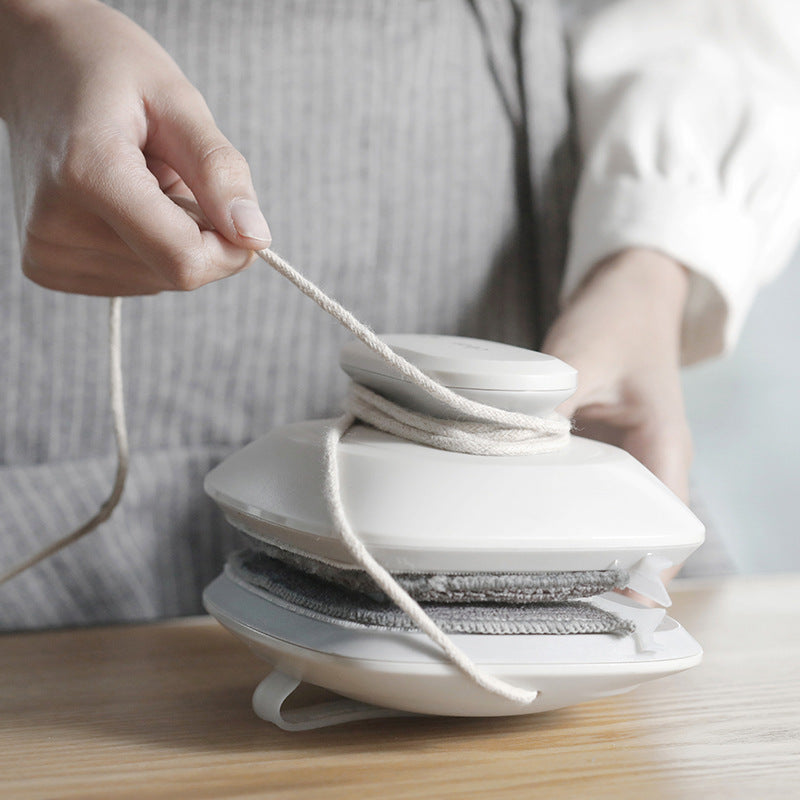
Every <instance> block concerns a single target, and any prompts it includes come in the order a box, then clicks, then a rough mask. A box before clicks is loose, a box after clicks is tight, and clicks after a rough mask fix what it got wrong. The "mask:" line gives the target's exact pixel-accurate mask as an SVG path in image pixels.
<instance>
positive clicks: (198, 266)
mask: <svg viewBox="0 0 800 800" xmlns="http://www.w3.org/2000/svg"><path fill="white" fill-rule="evenodd" d="M206 274H207V270H206V265H205V259H204V258H203V256H202V255H201V254H199V253H197V251H194V250H186V249H183V250H179V251H177V252H175V253H173V254H172V255H170V256H169V259H168V264H167V268H166V270H165V278H166V280H167V282H168V283H169V285H170V287H171V288H172V289H175V290H176V291H179V292H191V291H193V290H194V289H199V288H200V287H201V286H203V284H204V283H205V282H206V281H205V275H206Z"/></svg>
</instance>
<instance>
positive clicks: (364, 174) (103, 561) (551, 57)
mask: <svg viewBox="0 0 800 800" xmlns="http://www.w3.org/2000/svg"><path fill="white" fill-rule="evenodd" d="M115 5H117V6H118V7H119V8H120V9H121V10H122V11H123V12H124V13H126V14H128V15H129V16H130V17H132V18H133V19H134V20H136V21H137V22H138V23H140V24H141V25H142V26H144V27H145V28H146V29H148V30H149V31H150V32H152V34H153V35H154V36H155V37H156V38H157V39H158V40H159V41H160V42H161V43H162V44H163V45H164V47H165V48H166V49H167V50H168V51H169V52H170V53H171V54H172V55H173V56H174V58H175V59H176V60H177V62H178V63H179V64H180V66H181V67H182V68H183V70H184V71H185V72H186V74H187V76H188V77H189V79H190V80H191V81H192V82H194V83H195V84H196V85H197V86H198V87H199V88H200V89H201V91H202V92H203V94H204V95H205V97H206V98H207V100H208V102H209V105H210V106H211V108H212V111H213V112H214V114H215V116H216V118H217V120H218V123H219V125H220V127H221V128H222V130H223V131H224V132H225V133H226V135H227V136H228V137H229V138H230V139H231V140H232V141H233V142H234V143H235V144H236V146H237V147H239V148H240V149H241V150H242V152H243V153H244V154H245V155H246V157H247V158H248V160H249V162H250V165H251V168H252V172H253V175H254V178H255V180H256V185H257V189H258V192H259V196H260V198H261V201H262V205H263V206H264V209H265V211H266V216H267V219H268V220H269V222H270V225H271V227H272V231H273V234H274V237H275V242H274V246H275V248H276V249H277V250H278V251H279V252H281V253H282V254H283V255H285V256H286V257H287V258H288V259H289V260H291V261H292V262H293V263H294V264H296V265H297V266H298V267H300V268H301V269H302V270H303V271H305V273H306V274H307V275H308V276H309V277H310V278H311V279H312V280H314V281H316V282H318V283H319V284H320V285H321V286H322V287H323V288H325V289H326V290H327V291H329V292H331V293H333V294H334V295H335V296H337V298H338V299H340V300H341V301H342V302H343V303H344V304H345V305H346V306H347V307H348V308H350V309H351V310H353V312H354V313H355V314H356V315H357V316H358V317H359V318H361V319H362V320H364V321H366V322H368V323H369V324H370V325H371V326H372V327H373V328H374V329H376V330H377V331H407V332H415V331H418V332H428V333H460V334H464V335H474V336H481V337H487V338H492V339H498V340H502V341H507V342H512V343H518V344H523V345H528V346H532V345H535V344H536V342H537V340H538V338H539V336H540V335H541V333H542V331H543V326H544V325H545V324H546V321H547V318H548V315H549V314H552V312H553V310H554V308H555V294H556V290H557V286H558V281H559V274H560V267H561V262H562V260H563V247H564V241H565V227H566V209H567V206H568V203H569V197H570V192H571V183H572V171H573V170H572V166H571V159H570V147H569V135H568V124H569V113H568V105H567V91H566V75H565V70H566V67H565V51H564V42H563V36H562V32H561V28H560V22H559V17H558V9H557V7H556V5H555V4H554V2H551V0H529V2H522V1H521V0H520V2H512V1H511V0H508V1H506V0H485V1H483V2H482V1H481V0H475V2H472V3H471V2H466V0H414V1H413V2H412V1H411V0H408V2H397V1H396V0H370V1H367V0H274V2H269V3H267V2H262V0H226V2H221V1H219V0H119V1H118V2H117V3H115ZM7 150H8V145H7V142H6V139H5V136H3V137H2V141H0V151H2V152H0V165H2V166H0V170H2V171H1V172H0V270H2V290H1V291H0V352H1V353H2V358H0V511H2V515H1V516H0V566H8V565H10V564H11V563H13V562H16V561H17V560H18V559H20V558H22V557H23V556H25V555H26V554H28V553H30V552H31V551H33V550H34V549H37V548H39V547H40V546H42V545H44V544H45V543H46V542H49V541H51V540H52V539H54V538H55V537H56V536H58V535H59V534H61V533H63V532H64V531H66V530H68V529H70V528H71V527H73V526H74V525H76V524H77V523H78V522H80V521H82V520H83V519H84V518H85V517H87V516H88V515H89V514H91V513H92V512H93V511H94V509H95V508H96V506H97V504H98V503H99V501H100V500H101V499H102V498H103V496H104V494H105V493H106V492H107V490H108V487H109V484H110V480H111V476H112V473H113V455H112V440H111V435H110V424H109V421H108V399H107V389H106V377H107V375H106V366H105V358H106V342H105V333H104V331H105V314H106V301H105V300H102V299H97V298H85V297H79V296H70V295H65V294H59V293H54V292H50V291H46V290H43V289H40V288H39V287H37V286H34V285H32V284H31V283H30V282H28V281H26V280H25V279H24V278H23V277H22V276H21V274H20V271H19V267H18V262H19V253H18V247H17V239H16V232H15V228H14V222H13V200H12V194H11V183H10V178H9V169H8V163H9V161H8V158H9V154H8V152H7ZM123 339H124V343H123V344H124V356H123V358H124V369H125V374H126V389H125V394H126V402H127V406H128V416H129V423H130V430H131V444H132V448H133V460H132V472H131V476H130V482H129V485H128V489H127V492H126V494H125V497H124V499H123V502H122V505H121V507H120V509H119V510H118V511H117V512H116V513H115V515H114V517H113V518H112V520H111V521H110V522H109V523H108V524H107V525H105V526H104V528H103V529H102V530H100V531H99V532H96V533H94V534H92V535H91V536H90V537H89V538H87V539H86V540H84V541H82V542H81V543H79V544H77V545H75V546H74V547H72V548H70V549H68V550H67V551H65V552H63V553H62V554H60V555H58V556H56V557H54V558H52V559H50V560H49V561H48V562H47V563H45V564H43V565H41V566H40V567H37V568H36V569H34V570H31V571H30V572H29V573H27V574H25V575H23V576H21V577H19V578H17V579H15V580H14V581H13V582H12V583H10V584H8V585H7V586H6V587H4V588H2V589H0V627H3V628H18V627H37V626H50V625H61V624H84V623H92V622H96V621H101V620H106V619H146V618H154V617H159V616H165V615H174V614H185V613H191V612H196V611H198V610H199V609H200V592H201V590H202V587H203V586H204V585H205V584H206V583H207V582H208V581H209V580H211V579H212V578H213V576H214V575H215V573H216V572H217V571H218V570H219V568H220V566H221V563H222V560H223V556H224V553H225V551H226V549H227V548H229V547H230V545H231V536H232V534H231V532H230V531H229V530H228V529H227V528H226V526H225V524H224V523H223V521H222V520H221V517H220V515H219V514H218V513H217V511H216V510H215V508H214V507H213V505H212V504H211V503H210V502H209V501H208V500H207V499H206V498H205V497H204V495H203V492H202V480H203V476H204V474H205V472H206V471H207V470H208V469H209V468H210V467H212V466H213V465H214V464H215V463H217V462H218V461H219V459H220V458H222V457H224V455H225V454H227V453H228V452H230V451H231V450H233V449H234V448H236V447H238V446H240V445H241V444H243V443H244V442H246V441H248V440H250V439H252V438H253V437H255V436H257V435H259V434H260V433H262V432H264V431H265V430H266V429H267V428H269V427H271V426H273V425H276V424H280V423H284V422H287V421H290V420H295V419H300V418H309V417H320V416H325V415H330V414H331V413H332V412H334V411H335V410H336V405H337V398H338V397H339V396H340V395H341V393H342V391H343V387H344V379H343V376H341V375H340V374H339V371H338V367H337V350H338V348H339V346H340V345H341V343H342V342H343V341H344V339H345V334H344V333H343V331H341V330H339V329H338V328H337V326H336V324H335V323H334V322H333V321H331V320H330V319H328V318H327V317H326V316H325V315H324V314H323V313H322V312H320V311H319V310H318V309H317V308H316V307H315V306H313V305H312V304H311V303H310V302H309V301H308V300H307V299H305V298H304V297H302V296H301V295H300V294H299V292H297V291H296V290H295V289H294V288H292V287H291V286H290V285H289V284H288V283H285V282H284V281H283V280H282V279H281V278H279V277H278V276H277V275H275V274H273V273H271V272H270V271H269V270H268V268H267V267H266V266H265V265H263V264H260V263H257V264H255V265H254V266H253V267H252V268H251V269H250V270H249V271H247V272H246V273H244V274H242V275H240V276H237V277H235V278H233V279H231V280H227V281H223V282H221V283H216V284H214V285H211V286H208V287H205V288H203V289H201V290H199V291H196V292H193V293H191V294H187V295H182V294H170V293H165V294H163V295H160V296H157V297H148V298H137V299H131V300H127V301H125V302H124V303H123Z"/></svg>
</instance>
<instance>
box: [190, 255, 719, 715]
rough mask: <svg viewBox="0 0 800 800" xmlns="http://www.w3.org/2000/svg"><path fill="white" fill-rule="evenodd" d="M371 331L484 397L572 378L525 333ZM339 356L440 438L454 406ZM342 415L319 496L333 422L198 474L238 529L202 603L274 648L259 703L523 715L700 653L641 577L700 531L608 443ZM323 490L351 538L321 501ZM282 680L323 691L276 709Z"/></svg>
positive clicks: (539, 411)
mask: <svg viewBox="0 0 800 800" xmlns="http://www.w3.org/2000/svg"><path fill="white" fill-rule="evenodd" d="M262 257H263V256H262ZM381 338H382V340H383V342H385V343H386V344H387V345H388V346H389V347H390V348H391V350H392V351H394V353H396V354H397V355H398V356H400V357H402V358H403V359H405V360H406V361H407V362H410V363H411V364H412V365H414V366H416V367H418V368H419V369H420V370H422V371H423V372H424V373H425V374H426V375H427V376H430V377H431V378H433V379H434V380H435V381H436V382H438V383H439V384H442V385H443V386H445V387H447V388H449V389H452V390H453V391H454V392H456V393H457V394H458V395H460V396H461V397H463V398H467V399H468V400H473V401H476V402H478V403H482V404H485V405H488V406H493V407H494V408H497V409H504V410H506V411H509V412H518V413H520V414H524V415H527V416H530V417H535V418H541V419H548V418H549V417H551V416H552V411H553V410H554V409H555V407H556V406H557V405H558V404H560V403H561V402H563V401H564V400H565V399H566V398H567V397H569V396H570V395H571V394H572V393H573V391H574V390H575V387H576V381H577V376H576V372H575V370H574V369H572V368H571V367H569V366H568V365H566V364H564V363H563V362H561V361H559V360H558V359H555V358H552V357H550V356H546V355H543V354H540V353H535V352H533V351H530V350H525V349H522V348H517V347H511V346H509V345H503V344H497V343H494V342H485V341H480V340H476V339H465V338H458V337H449V336H422V335H399V334H398V335H392V336H383V337H381ZM340 364H341V366H342V368H343V369H344V370H345V372H346V373H347V374H348V375H349V376H350V377H351V378H352V379H353V381H354V384H356V385H357V387H361V388H363V389H365V390H366V391H367V392H368V393H371V392H374V393H376V394H377V395H378V396H379V398H386V399H387V400H388V401H390V403H393V404H396V405H395V410H396V411H397V414H396V415H395V416H397V417H401V418H402V421H403V424H406V423H407V422H408V421H407V420H406V419H405V417H403V416H402V414H403V413H405V411H407V412H408V413H409V414H410V415H411V417H412V418H413V420H417V419H418V417H419V418H420V419H422V423H420V424H421V425H423V427H424V426H425V424H426V422H425V421H426V420H431V419H434V420H438V421H439V423H441V424H442V425H444V426H445V428H446V430H445V433H446V434H447V435H450V433H452V432H449V433H448V431H447V425H448V424H451V423H452V424H453V425H457V423H458V420H459V417H460V415H459V414H458V413H455V412H453V410H452V409H450V408H447V407H446V406H445V405H443V404H442V403H440V402H439V401H438V400H436V399H434V398H432V397H431V396H430V395H429V394H428V393H427V392H425V391H422V390H421V389H420V388H419V387H418V386H417V385H416V384H415V383H413V382H412V381H410V380H408V379H407V377H406V376H404V375H403V374H401V373H400V372H398V371H397V369H395V368H394V367H393V366H391V365H389V364H387V363H386V362H385V360H384V359H383V358H381V357H380V356H379V355H376V354H375V352H373V351H372V350H371V349H370V348H369V347H367V346H365V344H363V343H362V342H361V341H354V342H351V343H349V344H347V345H345V347H344V348H343V349H342V352H341V357H340ZM378 402H379V401H378ZM351 404H352V403H351ZM398 406H399V407H400V408H399V410H398V409H397V407H398ZM404 410H405V411H404ZM354 416H357V417H359V419H358V420H357V421H355V424H351V423H353V418H352V417H351V418H350V419H349V420H346V424H345V425H344V426H340V430H339V433H340V434H341V433H342V432H343V431H346V432H344V433H343V435H341V438H340V439H339V441H338V442H336V441H335V440H334V443H333V444H334V447H333V463H332V467H333V469H334V473H335V475H334V477H335V481H334V483H333V486H334V489H333V499H332V490H331V479H330V474H329V472H330V468H331V462H330V459H329V458H327V456H326V454H328V456H329V454H330V448H331V440H330V436H331V430H332V429H335V428H336V425H337V421H336V420H318V421H311V422H302V423H299V424H293V425H286V426H283V427H280V428H276V429H275V430H273V431H271V432H270V433H268V434H267V435H266V436H264V437H263V438H260V439H258V440H257V441H254V442H253V443H251V444H250V445H248V446H247V447H245V448H244V449H242V450H240V451H239V452H237V453H234V454H233V455H232V456H230V457H229V458H228V459H227V460H226V461H224V462H223V463H222V464H220V465H219V466H218V467H217V468H215V469H214V470H213V471H212V472H210V473H209V475H208V476H207V479H206V484H205V487H206V491H207V492H208V494H209V495H210V496H211V497H212V498H213V499H214V500H215V501H216V502H217V503H218V504H219V506H220V507H221V508H222V510H223V512H224V513H225V516H226V517H227V519H228V520H229V521H230V522H231V524H233V525H234V526H235V527H236V528H238V529H239V530H240V531H241V532H242V533H243V535H244V538H245V542H246V547H245V548H244V549H242V550H240V551H238V552H236V553H235V554H233V555H232V556H231V558H230V559H229V560H228V563H227V565H226V567H225V570H224V572H223V574H222V575H220V576H219V577H218V578H217V579H216V580H215V581H214V582H213V583H212V584H211V585H210V586H209V587H208V588H207V589H206V591H205V594H204V602H205V606H206V608H207V609H208V611H209V612H210V613H211V614H213V615H214V616H215V617H216V618H217V619H218V620H219V621H220V622H221V623H222V624H223V625H224V626H225V627H226V628H228V629H229V630H231V631H232V632H233V633H234V634H235V635H236V636H238V637H239V638H240V639H242V640H243V641H244V642H245V643H246V644H247V645H248V646H249V647H250V648H251V649H252V650H253V651H254V652H255V653H256V654H257V655H258V656H260V657H262V658H264V659H265V660H266V661H268V662H269V663H270V664H272V666H273V669H272V671H271V673H270V674H269V675H268V676H267V677H266V678H265V680H264V681H263V682H262V683H261V684H260V685H259V686H258V688H257V689H256V691H255V694H254V697H253V707H254V709H255V712H256V713H257V714H258V715H259V716H260V717H262V718H263V719H265V720H269V721H271V722H273V723H274V724H276V725H278V726H279V727H281V728H283V729H285V730H306V729H311V728H317V727H323V726H327V725H334V724H338V723H341V722H347V721H352V720H357V719H366V718H370V717H379V716H400V715H407V714H438V715H449V716H502V715H515V714H528V713H535V712H540V711H548V710H551V709H555V708H559V707H563V706H568V705H573V704H576V703H580V702H584V701H587V700H592V699H595V698H600V697H606V696H609V695H614V694H619V693H621V692H625V691H628V690H629V689H632V688H634V687H635V686H637V685H638V684H640V683H642V682H644V681H648V680H652V679H654V678H660V677H662V676H666V675H669V674H672V673H676V672H679V671H681V670H684V669H687V668H689V667H692V666H694V665H696V664H697V663H699V661H700V659H701V655H702V650H701V648H700V646H699V645H698V644H697V642H695V640H694V639H692V637H691V636H690V635H689V634H688V633H687V632H686V631H685V630H684V629H683V628H682V627H681V626H680V625H679V624H678V623H677V622H675V621H674V620H672V619H670V618H669V617H667V616H666V612H665V608H664V607H666V606H669V604H670V600H669V596H668V594H667V592H666V589H665V587H664V584H663V582H662V580H661V577H660V575H661V573H662V572H663V571H664V570H665V569H667V568H669V567H671V566H674V565H677V564H680V563H682V562H683V561H684V560H685V559H686V558H687V557H688V556H689V555H690V554H691V553H692V552H693V551H694V550H695V549H696V548H697V547H699V546H700V544H701V543H702V541H703V537H704V529H703V526H702V524H701V523H700V521H699V520H698V519H697V518H696V517H695V516H694V515H693V514H692V513H691V512H690V511H689V510H688V509H687V508H686V507H685V506H684V505H683V503H681V502H680V500H678V498H676V497H675V496H674V495H673V494H672V493H671V492H670V491H669V490H668V489H667V488H666V487H665V486H663V484H661V483H660V482H659V481H658V480H657V479H656V478H655V477H654V476H653V475H652V474H651V473H650V472H648V470H647V469H645V468H644V467H643V466H642V465H641V464H640V463H639V462H638V461H636V460H635V459H634V458H633V457H632V456H630V455H629V454H628V453H626V452H624V451H622V450H620V449H617V448H615V447H612V446H610V445H606V444H602V443H600V442H596V441H591V440H588V439H584V438H581V437H579V436H574V435H570V434H569V433H568V432H567V433H566V434H565V435H564V436H563V437H561V438H560V439H559V442H558V446H549V447H542V448H539V450H540V451H536V452H528V453H525V452H523V453H522V454H512V455H482V454H475V453H474V452H454V451H453V450H452V449H438V445H437V446H430V445H429V444H427V443H424V444H423V443H420V441H409V440H408V439H407V438H401V437H400V436H398V435H396V433H393V432H387V430H381V429H380V427H385V428H389V427H391V426H390V425H383V424H382V423H381V421H380V420H379V421H378V422H376V423H374V424H365V423H364V422H363V421H362V420H363V418H364V417H367V418H370V416H369V414H368V413H365V414H364V415H363V416H362V415H361V414H359V413H355V414H354ZM413 420H412V422H413ZM413 424H416V423H413ZM468 424H469V423H467V425H468ZM479 424H480V423H479ZM376 425H377V427H376ZM392 430H393V431H394V430H396V428H392ZM401 430H402V429H401ZM426 430H427V428H426ZM427 435H428V434H427V433H426V434H424V436H427ZM431 435H435V436H439V435H441V431H440V429H438V428H437V429H436V430H435V431H434V433H433V434H431ZM453 435H454V436H455V437H456V438H458V436H460V435H461V434H460V433H459V432H458V431H456V432H455V433H453ZM423 438H424V437H423ZM425 441H426V442H427V441H428V440H427V439H425ZM534 449H535V448H534ZM511 451H513V447H512V448H511ZM326 458H327V460H326ZM337 503H338V507H339V509H340V511H342V510H343V512H346V518H347V523H348V524H349V528H350V529H352V535H353V539H354V540H355V541H356V544H355V545H352V546H351V545H348V544H347V541H346V537H345V539H344V540H343V534H342V531H341V525H340V524H337V523H336V513H334V514H333V515H332V508H333V509H334V511H335V510H336V506H337ZM357 545H359V546H362V547H363V548H365V550H366V554H363V553H362V551H361V550H358V548H357ZM354 548H355V549H354ZM354 553H356V557H354ZM369 559H374V561H370V560H369ZM374 562H377V564H374ZM378 565H380V566H378ZM382 569H383V570H385V571H386V572H388V573H389V574H390V576H389V577H387V578H382V577H381V574H382V572H381V570H382ZM376 579H379V580H380V581H381V585H380V586H379V585H378V583H376ZM395 587H399V588H397V589H396V588H395ZM623 590H629V591H628V592H627V593H626V594H623V593H622V592H623ZM387 591H389V592H391V593H392V597H393V599H390V598H389V595H387ZM633 593H635V595H634V596H638V597H639V598H640V599H641V598H645V599H646V600H645V602H640V601H639V600H638V599H633V596H631V595H632V594H633ZM395 595H397V597H395ZM404 597H410V601H409V602H406V601H405V600H404V599H403V598H404ZM398 598H399V599H398ZM647 601H650V602H647ZM397 602H402V603H403V604H404V608H405V609H406V610H403V609H401V608H400V607H398V605H396V603H397ZM651 603H652V604H657V607H653V606H652V605H651ZM414 606H417V607H418V608H419V609H421V616H420V615H419V614H417V612H416V611H415V609H414ZM409 613H412V614H414V619H412V617H411V616H409ZM420 625H424V626H425V627H424V628H423V629H422V630H421V629H420ZM301 683H307V684H313V685H315V686H318V687H323V688H324V689H326V690H328V691H329V692H332V693H334V694H335V695H336V696H337V697H335V698H334V699H327V700H325V701H324V702H318V703H316V704H312V705H306V706H304V707H301V708H294V709H291V708H290V706H291V701H289V702H285V701H287V698H289V696H290V695H292V693H293V692H294V690H295V689H296V688H297V687H298V686H299V685H300V684H301Z"/></svg>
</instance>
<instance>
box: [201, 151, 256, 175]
mask: <svg viewBox="0 0 800 800" xmlns="http://www.w3.org/2000/svg"><path fill="white" fill-rule="evenodd" d="M198 169H199V170H200V172H201V174H202V175H203V177H204V178H205V179H206V180H208V179H211V178H217V179H219V180H223V181H224V180H228V179H230V178H232V177H234V176H239V175H242V174H244V175H247V176H248V177H249V175H250V169H249V167H248V166H247V161H246V160H245V158H244V156H243V155H242V154H241V153H240V152H239V151H238V150H237V149H236V148H235V147H234V146H233V145H232V144H230V142H222V143H217V144H214V145H209V146H207V147H204V148H203V149H202V150H201V154H200V159H199V162H198Z"/></svg>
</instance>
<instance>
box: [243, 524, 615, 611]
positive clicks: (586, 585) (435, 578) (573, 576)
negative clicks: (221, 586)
mask: <svg viewBox="0 0 800 800" xmlns="http://www.w3.org/2000/svg"><path fill="white" fill-rule="evenodd" d="M246 538H247V541H248V544H249V548H250V549H251V550H254V551H258V552H261V553H264V554H265V555H267V556H269V557H270V558H274V559H277V560H278V561H282V562H284V563H285V564H288V565H289V566H292V567H295V568H296V569H299V570H301V571H302V572H306V573H308V574H310V575H316V576H317V577H319V578H322V580H325V581H329V582H330V583H335V584H337V585H338V586H341V587H343V588H345V589H349V590H351V591H353V592H359V593H360V594H363V595H366V596H367V597H371V598H372V599H374V600H381V601H384V602H385V601H386V600H387V598H386V595H385V594H384V593H383V592H382V591H381V590H380V589H379V588H378V587H377V586H376V585H375V583H374V582H373V580H372V578H370V576H369V575H368V574H367V573H366V572H363V571H362V570H358V569H337V568H336V567H335V566H332V565H331V564H326V563H325V562H324V561H319V560H318V559H316V558H312V557H310V556H306V555H300V554H299V553H292V552H289V551H288V550H284V549H283V548H280V547H277V546H276V545H274V544H270V543H269V542H264V541H262V540H256V539H254V538H252V537H249V536H248V537H246ZM392 577H393V578H394V579H395V580H396V581H397V582H398V583H399V584H400V586H402V587H403V589H405V590H406V592H408V593H409V594H410V595H411V597H413V598H414V599H415V600H416V601H417V602H419V603H446V604H450V603H511V604H517V603H548V602H549V603H557V602H560V601H562V600H574V599H576V598H579V597H596V596H597V595H599V594H603V593H604V592H610V591H613V590H614V589H622V588H624V587H625V586H627V585H628V580H629V574H628V571H627V570H624V569H609V570H583V571H577V572H505V573H491V572H473V573H458V574H446V573H443V574H430V573H412V572H408V573H394V574H393V575H392Z"/></svg>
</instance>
